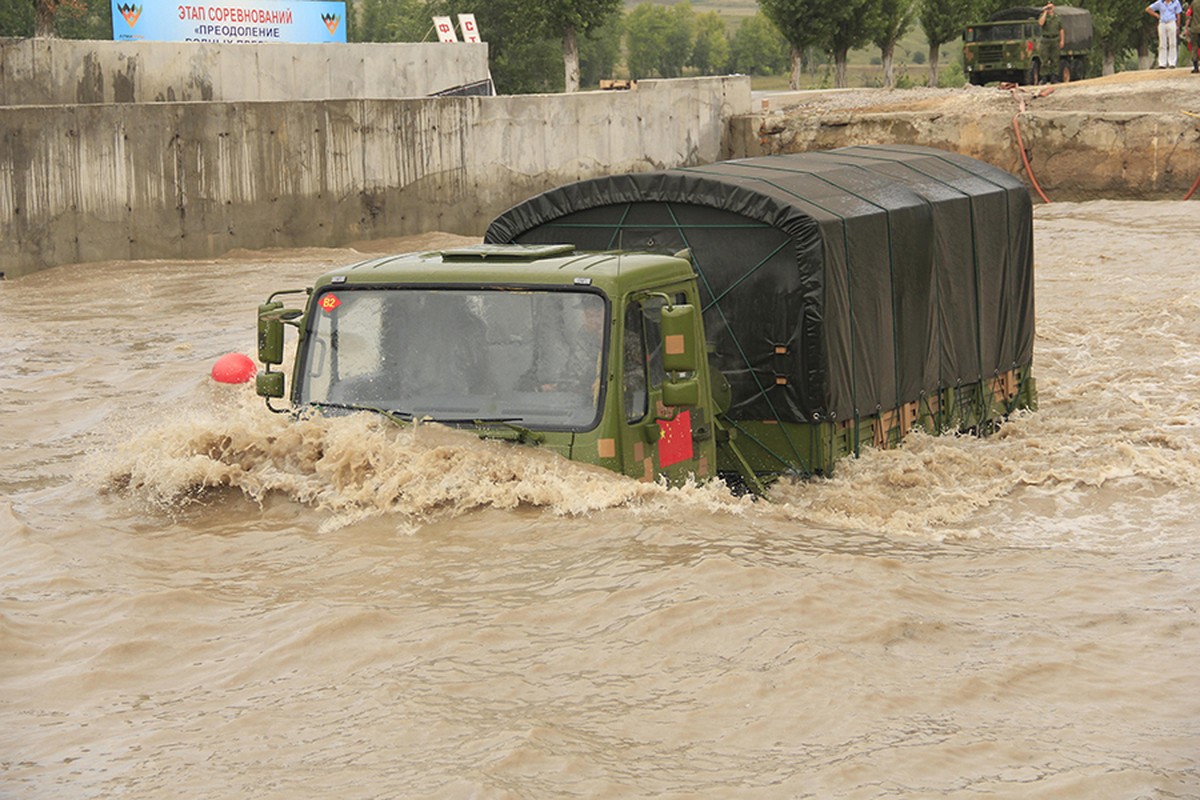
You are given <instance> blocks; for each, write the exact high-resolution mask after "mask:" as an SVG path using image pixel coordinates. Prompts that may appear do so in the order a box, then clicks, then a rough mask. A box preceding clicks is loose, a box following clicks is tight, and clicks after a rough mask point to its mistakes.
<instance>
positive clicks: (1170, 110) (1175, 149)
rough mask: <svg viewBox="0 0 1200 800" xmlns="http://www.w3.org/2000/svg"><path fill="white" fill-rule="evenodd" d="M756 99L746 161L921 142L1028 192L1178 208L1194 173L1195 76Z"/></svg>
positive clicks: (1199, 162) (1199, 160)
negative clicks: (1003, 174)
mask: <svg viewBox="0 0 1200 800" xmlns="http://www.w3.org/2000/svg"><path fill="white" fill-rule="evenodd" d="M760 100H762V106H763V108H762V110H761V111H760V112H759V113H757V114H755V115H754V116H753V122H751V123H750V124H748V125H746V126H744V127H743V128H742V129H741V130H740V131H739V132H738V134H739V135H740V137H741V138H740V140H739V143H740V146H741V147H743V148H744V149H745V151H746V154H747V155H751V154H766V153H786V152H801V151H805V150H817V149H826V148H831V147H840V146H844V145H849V144H865V143H879V142H898V143H906V144H924V145H930V146H933V147H942V148H945V149H950V150H956V151H958V152H962V153H965V154H967V155H971V156H974V157H976V158H981V159H983V160H985V161H988V162H990V163H993V164H995V165H996V166H999V167H1001V168H1003V169H1006V170H1008V171H1010V172H1014V173H1017V174H1021V175H1024V176H1025V177H1026V180H1027V181H1028V182H1030V184H1031V187H1032V186H1033V180H1031V179H1030V177H1029V176H1030V174H1032V175H1033V178H1034V179H1036V181H1037V183H1038V184H1039V187H1040V188H1041V189H1042V190H1044V192H1045V193H1047V194H1050V195H1051V196H1053V195H1057V196H1058V197H1060V198H1061V199H1089V198H1095V197H1126V198H1156V199H1179V198H1180V197H1181V196H1182V195H1183V194H1184V193H1185V192H1187V191H1188V189H1189V188H1190V187H1191V186H1192V184H1193V182H1194V181H1195V179H1196V176H1197V174H1200V75H1198V74H1192V73H1191V72H1190V69H1185V68H1177V69H1174V70H1150V71H1142V72H1125V73H1119V74H1117V75H1112V76H1107V77H1104V78H1095V79H1091V80H1086V81H1077V82H1074V83H1070V84H1060V85H1054V86H1036V87H1034V86H1021V87H1015V88H997V87H996V86H963V87H961V88H955V89H929V88H918V89H893V90H888V89H851V90H829V91H816V92H794V93H779V94H775V95H770V96H764V97H761V98H760ZM1026 162H1028V166H1026ZM1197 194H1198V195H1200V192H1197Z"/></svg>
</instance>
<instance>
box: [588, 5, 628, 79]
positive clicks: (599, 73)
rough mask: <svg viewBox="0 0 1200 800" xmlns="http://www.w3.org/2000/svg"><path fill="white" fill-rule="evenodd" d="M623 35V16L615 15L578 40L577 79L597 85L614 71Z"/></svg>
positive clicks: (619, 57) (618, 58)
mask: <svg viewBox="0 0 1200 800" xmlns="http://www.w3.org/2000/svg"><path fill="white" fill-rule="evenodd" d="M624 36H625V18H624V17H623V16H621V15H616V16H614V17H613V18H612V19H610V20H609V21H608V22H606V23H605V24H604V25H601V26H600V27H598V28H594V29H592V30H591V31H589V32H588V34H587V35H586V36H584V37H582V38H581V39H580V40H579V81H580V83H581V84H582V85H583V86H597V85H599V83H600V81H601V80H603V79H605V78H611V77H613V75H614V74H615V73H616V68H617V63H618V62H619V61H620V60H621V40H622V39H623V38H624Z"/></svg>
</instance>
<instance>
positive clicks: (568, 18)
mask: <svg viewBox="0 0 1200 800" xmlns="http://www.w3.org/2000/svg"><path fill="white" fill-rule="evenodd" d="M528 5H533V4H532V3H529V4H528ZM539 5H541V6H542V10H543V13H544V14H545V19H546V24H547V25H548V26H549V27H550V28H551V29H552V30H554V31H556V32H558V33H559V34H561V36H562V53H563V85H564V87H565V88H566V91H568V92H577V91H579V35H580V34H583V35H585V36H586V35H588V34H589V33H590V32H592V31H594V30H596V29H598V28H599V27H601V26H602V25H604V23H606V22H608V21H609V20H610V19H612V18H613V17H615V16H617V15H618V14H619V13H620V11H621V0H543V2H542V3H540V4H539Z"/></svg>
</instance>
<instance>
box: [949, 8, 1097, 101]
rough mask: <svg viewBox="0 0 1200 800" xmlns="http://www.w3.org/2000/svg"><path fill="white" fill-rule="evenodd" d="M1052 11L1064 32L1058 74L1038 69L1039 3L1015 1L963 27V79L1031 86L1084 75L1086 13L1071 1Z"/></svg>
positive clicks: (1088, 30)
mask: <svg viewBox="0 0 1200 800" xmlns="http://www.w3.org/2000/svg"><path fill="white" fill-rule="evenodd" d="M1054 10H1055V13H1056V14H1057V15H1058V16H1059V18H1060V19H1061V20H1062V25H1063V33H1064V37H1063V39H1064V47H1063V51H1062V55H1061V57H1060V64H1059V65H1060V69H1061V74H1060V75H1057V76H1051V75H1047V74H1046V71H1045V70H1043V68H1042V59H1041V56H1040V54H1039V52H1038V48H1039V45H1040V44H1041V41H1042V26H1041V25H1039V24H1038V19H1039V18H1040V17H1041V14H1042V6H1017V7H1014V8H1008V9H1005V10H1003V11H997V12H996V13H995V14H992V15H991V16H990V17H988V20H987V22H980V23H976V24H973V25H968V26H967V27H966V28H965V29H964V30H963V54H962V58H963V72H964V73H965V74H966V76H967V80H969V81H970V82H971V83H972V84H974V85H976V86H982V85H983V84H985V83H991V82H992V81H1009V82H1012V83H1018V84H1025V85H1030V86H1032V85H1036V84H1038V83H1040V82H1041V81H1042V80H1043V79H1053V80H1061V82H1063V83H1067V82H1069V81H1071V80H1072V79H1076V78H1080V77H1082V76H1083V75H1085V74H1086V72H1087V57H1088V52H1089V51H1090V50H1091V49H1092V15H1091V13H1089V12H1088V11H1087V10H1086V9H1082V8H1074V7H1072V6H1059V5H1056V6H1055V7H1054Z"/></svg>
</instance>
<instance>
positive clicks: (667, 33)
mask: <svg viewBox="0 0 1200 800" xmlns="http://www.w3.org/2000/svg"><path fill="white" fill-rule="evenodd" d="M625 29H626V34H625V44H626V65H627V66H628V68H629V75H630V77H632V78H635V79H636V78H646V77H649V76H651V75H655V74H657V75H660V76H661V77H664V78H676V77H678V76H679V75H681V74H682V73H683V68H684V67H685V66H686V65H687V63H688V61H689V60H690V59H691V57H692V41H693V37H694V35H695V14H694V12H693V11H692V6H691V4H690V3H678V4H676V5H674V6H671V7H667V6H659V5H654V4H653V3H642V4H641V5H639V6H638V7H637V8H635V9H634V10H633V11H631V12H630V13H629V17H628V19H627V21H626V27H625Z"/></svg>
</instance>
